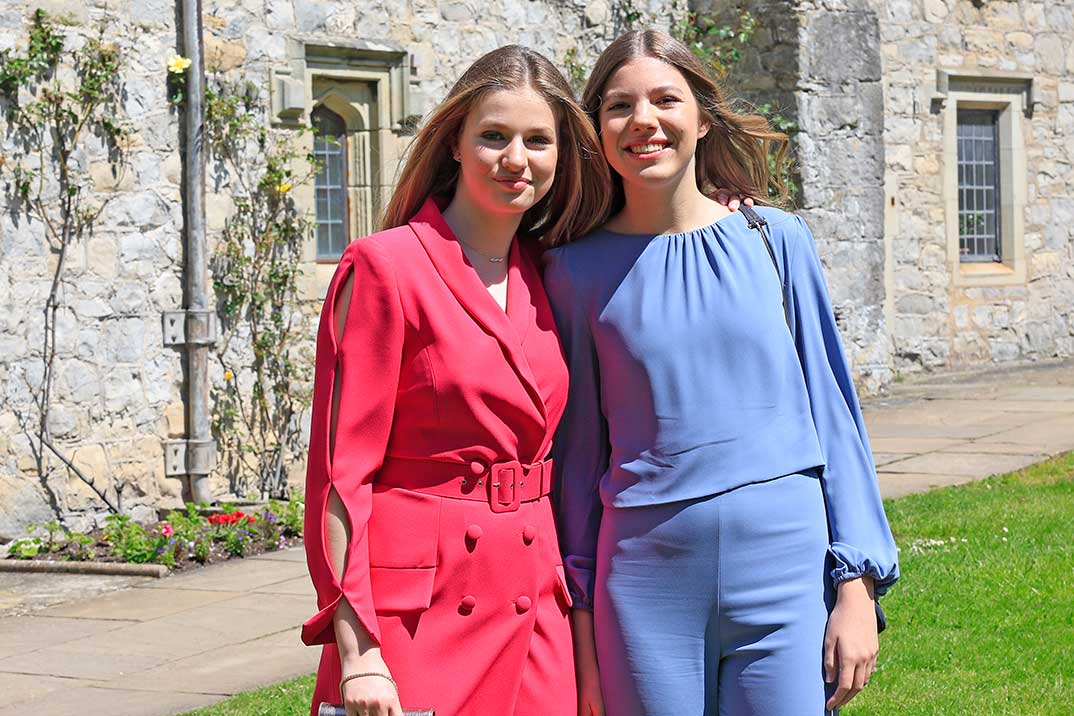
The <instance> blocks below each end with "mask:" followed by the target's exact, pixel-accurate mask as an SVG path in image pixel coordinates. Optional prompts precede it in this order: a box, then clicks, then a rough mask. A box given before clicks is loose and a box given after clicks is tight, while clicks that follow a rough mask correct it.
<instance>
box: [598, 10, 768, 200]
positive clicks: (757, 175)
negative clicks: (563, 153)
mask: <svg viewBox="0 0 1074 716" xmlns="http://www.w3.org/2000/svg"><path fill="white" fill-rule="evenodd" d="M641 57H652V58H654V59H657V60H660V61H661V62H664V63H667V64H669V65H671V66H672V67H674V68H675V69H677V70H678V71H679V72H681V73H682V76H683V77H684V78H685V79H686V83H687V84H688V85H689V86H690V89H691V91H692V92H693V95H694V99H696V100H697V106H698V109H699V110H700V111H701V118H702V119H703V120H705V121H707V122H708V123H709V125H710V127H709V132H708V134H706V135H705V136H704V137H701V138H700V139H699V140H698V143H697V151H696V153H695V154H694V164H695V170H696V174H697V185H698V187H699V188H700V189H701V191H703V192H705V193H706V194H709V193H712V191H714V190H715V189H716V187H719V188H721V189H727V190H729V191H730V192H731V193H732V194H739V195H740V196H750V197H753V199H754V201H756V202H757V203H758V204H769V205H775V206H784V205H786V202H787V187H786V186H784V184H783V182H782V181H781V180H780V175H781V174H782V171H781V170H782V168H783V164H784V162H785V161H786V158H787V157H786V153H787V142H788V139H787V135H786V134H784V133H783V132H779V131H776V130H775V129H773V128H772V126H771V124H769V122H768V120H767V119H765V118H764V117H762V116H760V115H757V114H748V113H744V112H736V111H735V110H734V109H733V108H732V106H731V103H730V102H728V100H727V98H726V97H725V96H724V93H723V90H722V89H720V86H719V85H718V84H716V81H715V80H714V79H712V77H710V76H709V74H708V73H707V72H706V71H705V67H704V65H702V64H701V61H700V60H699V59H698V58H697V57H696V56H695V55H694V53H692V52H691V51H690V50H689V48H687V47H686V46H685V45H684V44H682V43H681V42H679V41H678V40H676V39H675V38H673V37H671V36H670V35H668V34H666V33H663V32H659V31H657V30H631V31H630V32H626V33H624V34H622V35H620V36H619V37H618V38H616V39H615V41H614V42H612V44H610V45H608V48H607V49H606V50H604V52H602V53H601V54H600V57H598V58H597V63H596V65H595V66H594V67H593V73H592V74H591V75H590V76H589V81H588V82H587V83H586V86H585V91H584V92H583V94H582V105H583V106H584V107H585V109H586V112H587V113H588V114H589V118H590V121H592V123H593V126H594V127H596V129H597V131H598V132H599V131H600V106H601V98H602V95H603V94H604V88H605V87H606V86H607V84H608V80H609V79H611V76H612V75H613V74H615V71H616V70H618V69H619V68H620V67H622V66H623V65H624V64H626V63H628V62H631V61H633V60H636V59H639V58H641ZM772 148H775V149H776V155H775V166H774V171H770V170H769V166H768V155H769V152H770V151H771V150H772ZM611 173H612V187H613V188H612V205H611V207H610V210H611V212H612V213H614V212H618V211H619V210H620V209H622V208H623V203H624V195H623V180H622V177H620V176H619V174H618V173H617V172H616V171H615V170H614V169H613V170H611Z"/></svg>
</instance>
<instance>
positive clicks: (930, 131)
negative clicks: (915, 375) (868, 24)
mask: <svg viewBox="0 0 1074 716" xmlns="http://www.w3.org/2000/svg"><path fill="white" fill-rule="evenodd" d="M873 4H874V7H875V11H876V13H877V15H878V17H879V19H880V40H881V51H882V54H883V65H884V82H883V85H884V104H885V108H886V111H885V115H886V117H885V129H884V144H885V147H886V160H885V172H886V175H887V183H888V192H889V200H888V201H887V203H886V206H887V213H888V216H887V223H888V226H889V231H888V236H887V242H888V251H889V255H890V257H891V265H890V268H889V277H888V282H889V286H890V293H891V295H892V296H893V301H892V302H891V303H890V304H889V307H888V311H889V318H890V332H891V337H892V342H893V347H894V352H893V355H894V367H895V369H896V370H897V371H899V372H915V371H920V370H922V369H930V368H939V367H947V366H964V365H970V364H980V363H990V362H1003V361H1011V360H1026V359H1029V360H1033V359H1041V358H1048V357H1052V356H1069V355H1072V354H1074V198H1072V196H1071V189H1070V188H1071V186H1074V7H1072V6H1071V4H1070V3H1066V2H984V3H973V2H971V1H970V0H882V1H881V0H874V3H873ZM938 68H953V69H968V70H984V71H992V70H998V71H1001V72H1002V71H1007V72H1022V73H1031V74H1032V76H1033V93H1034V95H1035V98H1036V99H1037V100H1038V101H1037V103H1036V104H1035V106H1034V107H1033V110H1032V116H1030V117H1023V118H1021V126H1022V130H1023V131H1022V135H1023V136H1022V138H1023V140H1024V145H1025V167H1026V171H1025V176H1022V177H1016V178H1015V180H1016V181H1024V182H1025V185H1026V206H1025V211H1024V217H1023V218H1024V228H1023V231H1024V233H1023V242H1024V251H1025V262H1026V278H1025V280H1024V281H1019V282H1018V283H1015V284H1012V285H996V286H961V287H960V286H956V285H954V281H953V280H952V279H953V272H955V271H958V270H959V267H958V266H957V265H956V264H955V263H954V262H952V261H951V260H950V259H949V258H948V255H947V246H946V238H945V232H944V212H943V175H942V171H943V166H942V154H943V114H942V112H941V111H939V110H938V108H937V106H936V102H934V101H933V99H934V97H935V94H936V91H937V87H936V71H937V69H938ZM892 201H894V204H892Z"/></svg>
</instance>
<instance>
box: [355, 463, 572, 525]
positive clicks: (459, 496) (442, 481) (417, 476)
mask: <svg viewBox="0 0 1074 716" xmlns="http://www.w3.org/2000/svg"><path fill="white" fill-rule="evenodd" d="M375 482H376V484H378V485H388V486H391V487H399V488H402V489H405V490H413V491H415V492H423V493H425V494H429V495H436V496H438V497H448V498H452V499H456V500H474V501H477V502H488V503H489V508H491V509H492V511H493V512H514V511H516V510H517V509H518V506H519V505H520V504H521V503H523V502H532V501H533V500H539V499H541V498H542V497H544V496H545V495H547V494H548V493H549V492H551V491H552V460H551V458H549V459H548V460H540V461H538V462H535V463H533V464H532V465H523V464H522V463H520V462H519V461H518V460H507V461H502V462H494V463H491V464H489V463H487V462H485V461H483V460H471V461H470V462H468V463H465V462H441V461H438V460H425V459H412V458H393V457H386V458H385V459H384V464H383V465H382V466H381V468H380V470H378V471H377V476H376V478H375Z"/></svg>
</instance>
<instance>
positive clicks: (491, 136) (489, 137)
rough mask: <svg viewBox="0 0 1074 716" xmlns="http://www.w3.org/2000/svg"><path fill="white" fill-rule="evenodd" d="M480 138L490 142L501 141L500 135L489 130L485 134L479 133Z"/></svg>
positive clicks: (501, 136)
mask: <svg viewBox="0 0 1074 716" xmlns="http://www.w3.org/2000/svg"><path fill="white" fill-rule="evenodd" d="M481 138H482V139H487V140H488V141H490V142H498V141H500V140H502V139H503V135H502V134H500V133H499V132H495V131H492V130H489V131H487V132H482V133H481Z"/></svg>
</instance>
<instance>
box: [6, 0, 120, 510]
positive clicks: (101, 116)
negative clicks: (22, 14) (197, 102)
mask: <svg viewBox="0 0 1074 716" xmlns="http://www.w3.org/2000/svg"><path fill="white" fill-rule="evenodd" d="M105 37H106V33H105V28H104V27H103V26H102V27H101V29H100V32H99V34H98V36H97V37H92V38H90V39H88V40H87V41H86V42H85V43H84V44H83V45H82V46H81V47H80V48H79V49H78V50H76V51H74V52H73V53H65V52H64V46H65V41H66V38H65V36H64V35H63V34H62V33H61V32H59V31H58V30H57V29H56V27H55V25H54V24H53V23H52V22H51V20H50V18H49V15H48V14H47V13H46V12H45V11H44V10H40V9H38V10H36V11H35V12H34V13H33V16H32V21H31V26H30V33H29V43H28V46H27V48H26V49H25V51H23V52H19V51H13V50H4V51H0V102H2V103H3V105H4V107H5V111H4V113H3V116H4V118H5V124H6V126H5V129H6V132H7V134H8V136H9V137H11V138H12V140H13V143H14V146H15V150H14V152H13V153H12V154H11V155H10V156H9V157H0V174H3V175H4V177H5V178H6V180H7V181H6V183H5V190H6V193H7V195H8V198H9V200H10V201H11V202H12V203H11V208H12V212H13V213H14V214H15V215H17V216H23V217H25V218H26V220H27V222H28V223H29V224H33V222H35V221H36V222H39V223H40V224H41V225H42V226H43V228H44V235H45V241H46V242H47V244H48V249H49V251H50V253H51V255H52V256H53V257H54V265H53V270H52V280H51V282H50V285H49V293H48V296H47V298H46V300H45V305H44V307H43V311H42V312H43V331H42V335H43V339H42V340H43V343H42V346H41V349H40V360H41V372H40V379H39V380H34V381H31V380H29V379H26V384H27V389H28V392H29V394H30V397H31V412H29V413H27V412H25V411H24V410H22V409H16V410H15V413H16V417H17V418H18V420H19V423H20V426H21V428H22V431H23V434H24V435H25V436H26V438H27V440H28V442H29V445H30V450H31V453H32V455H33V458H34V469H35V473H36V476H37V478H38V480H39V482H40V484H41V486H42V489H43V490H44V492H45V494H46V495H47V496H48V498H49V504H50V506H51V508H52V510H53V512H54V513H55V514H56V516H57V518H58V519H62V518H63V508H62V507H61V505H60V501H59V497H58V496H57V494H56V492H55V491H54V490H53V489H52V487H51V485H50V482H49V480H50V478H51V476H52V475H53V474H54V473H55V471H56V470H57V469H60V468H61V466H62V468H63V469H66V470H68V471H69V472H71V473H73V474H74V475H75V476H77V477H78V478H79V479H80V480H81V481H82V482H84V483H85V484H86V485H88V486H89V487H90V488H91V489H92V490H93V492H94V493H95V494H96V495H97V497H98V498H99V499H100V500H101V502H103V503H104V504H105V505H106V506H107V507H108V509H110V510H111V511H113V512H119V511H120V510H121V508H122V485H120V484H112V483H113V480H112V479H111V478H110V477H108V476H101V475H96V476H95V475H90V474H87V473H86V472H85V471H83V470H82V469H80V468H79V467H78V466H77V465H75V463H74V462H73V461H72V460H71V458H70V457H69V456H68V455H67V454H66V452H65V450H64V447H63V446H62V445H58V444H57V441H56V440H54V439H53V436H52V433H51V429H50V426H49V416H50V414H51V411H52V401H53V388H54V385H55V378H56V367H57V363H56V359H57V336H56V324H57V314H58V312H59V311H60V309H61V308H63V305H64V304H63V293H64V290H63V289H64V286H65V284H66V276H65V269H66V268H67V259H68V256H69V254H70V251H71V247H72V246H74V245H75V244H76V243H78V242H79V241H80V240H81V239H83V238H84V237H86V236H88V235H89V234H91V233H92V232H93V229H94V226H95V225H96V222H97V219H98V218H99V217H100V215H101V212H102V211H103V210H104V208H105V206H106V205H107V204H108V202H109V201H110V199H111V198H112V196H109V195H101V194H100V193H99V192H96V193H95V192H93V191H92V188H93V183H92V180H91V179H90V177H89V175H88V173H87V172H86V171H85V170H84V169H83V168H82V167H81V165H80V163H79V162H78V160H77V158H76V154H78V153H80V152H82V151H85V150H86V149H88V148H90V146H91V145H93V144H96V145H97V146H101V145H103V146H104V148H106V149H107V152H108V158H107V161H108V163H109V164H110V165H111V168H112V173H113V175H114V176H119V175H121V174H122V172H123V170H124V169H125V167H126V142H125V141H124V139H125V137H126V136H127V135H128V134H129V133H130V132H131V129H130V127H129V125H128V124H127V123H126V122H125V121H124V120H123V119H122V117H123V113H122V103H121V101H120V100H121V98H122V93H123V88H122V83H121V78H120V69H121V55H120V51H119V49H118V48H117V47H116V46H115V45H112V44H110V43H108V42H106V40H105ZM65 58H69V59H70V62H71V70H72V72H70V73H60V72H59V71H58V70H59V69H60V67H61V61H62V60H63V59H65ZM61 74H63V77H64V78H63V79H60V76H61ZM50 456H51V458H50ZM57 462H58V463H59V465H57V464H56V463H57ZM102 477H104V478H106V479H104V480H102V479H101V478H102Z"/></svg>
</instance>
